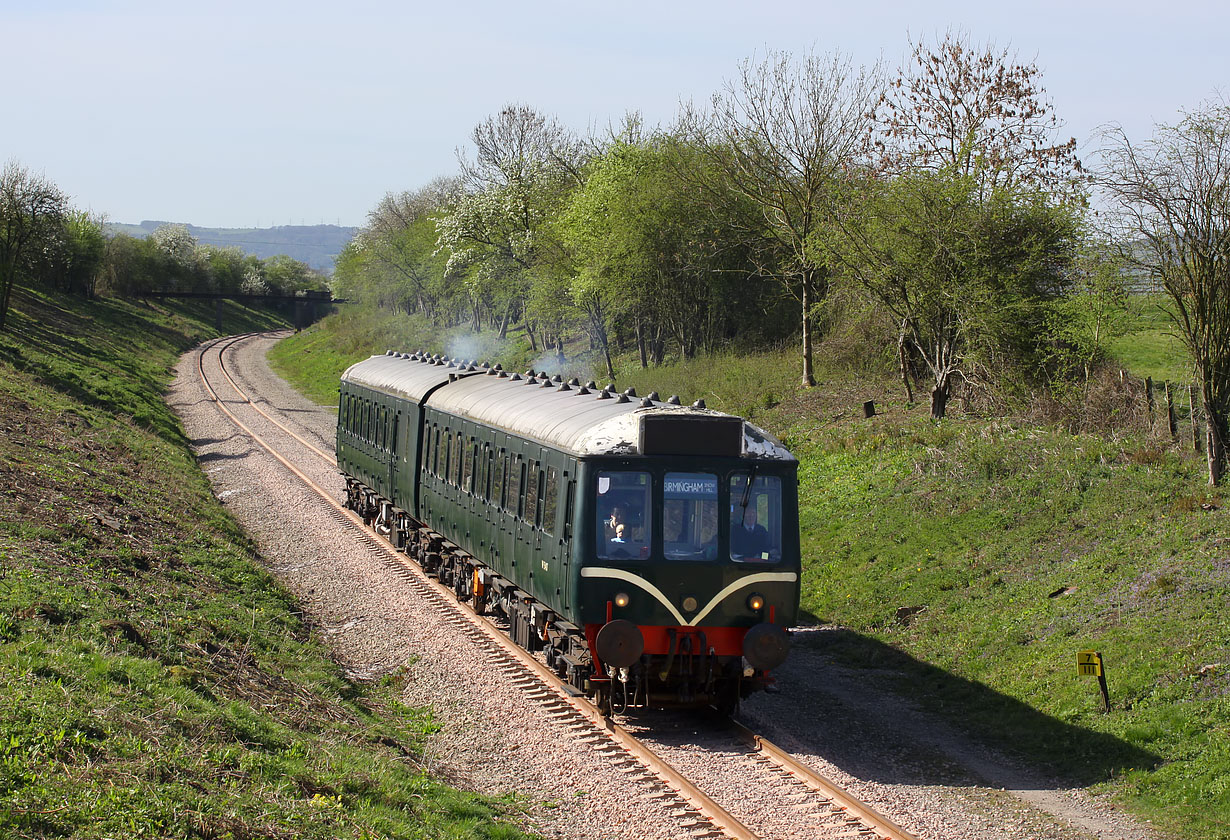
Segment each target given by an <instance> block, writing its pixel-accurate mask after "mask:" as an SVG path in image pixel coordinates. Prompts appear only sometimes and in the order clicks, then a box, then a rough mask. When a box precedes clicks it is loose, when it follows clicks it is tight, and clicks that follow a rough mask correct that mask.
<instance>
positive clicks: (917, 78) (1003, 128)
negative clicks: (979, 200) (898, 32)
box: [875, 32, 1084, 200]
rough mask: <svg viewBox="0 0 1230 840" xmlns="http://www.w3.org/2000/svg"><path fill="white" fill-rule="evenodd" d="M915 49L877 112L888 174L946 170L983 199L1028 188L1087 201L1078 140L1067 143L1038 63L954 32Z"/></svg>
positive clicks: (880, 146) (878, 141)
mask: <svg viewBox="0 0 1230 840" xmlns="http://www.w3.org/2000/svg"><path fill="white" fill-rule="evenodd" d="M912 46H913V53H912V56H911V58H912V67H903V68H901V69H900V70H899V71H898V76H897V78H896V79H895V80H894V81H893V82H892V83H891V84H890V85H889V86H888V88H887V89H886V90H885V91H884V92H883V93H882V94H881V95H880V100H879V103H878V107H877V111H878V114H877V118H878V122H877V131H878V135H879V136H878V137H877V139H876V141H875V145H876V147H877V148H878V149H879V150H880V152H881V154H882V159H881V163H882V165H883V167H884V169H885V170H886V171H888V172H906V171H917V170H920V169H921V170H926V171H930V172H939V171H945V172H948V173H951V174H953V175H958V176H963V177H964V176H967V177H972V178H974V179H975V180H976V181H977V183H978V185H979V187H980V188H981V189H982V190H983V191H985V192H989V191H991V190H994V189H1007V190H1012V189H1015V188H1016V187H1017V186H1022V185H1023V186H1026V187H1030V188H1042V189H1046V190H1049V191H1051V192H1052V193H1054V194H1055V195H1057V196H1059V195H1062V196H1065V197H1070V198H1073V199H1076V200H1079V199H1081V198H1082V197H1083V192H1082V184H1083V172H1084V170H1083V168H1082V166H1081V162H1080V160H1079V159H1078V158H1077V157H1076V139H1075V138H1068V139H1067V140H1062V139H1060V137H1059V135H1058V130H1059V128H1060V123H1059V120H1058V118H1057V117H1056V116H1055V114H1054V113H1053V112H1052V111H1051V106H1050V104H1049V103H1048V102H1046V101H1045V100H1044V99H1043V95H1044V94H1045V92H1046V91H1045V89H1044V88H1043V87H1042V84H1041V71H1040V70H1039V69H1038V67H1037V65H1035V64H1032V63H1030V64H1021V63H1018V62H1017V61H1016V57H1015V55H1010V54H1009V52H1008V50H1007V49H1004V50H997V49H996V48H995V46H994V45H992V44H987V45H985V46H981V47H977V46H974V45H972V44H970V43H969V42H968V41H967V40H966V39H965V37H964V36H962V35H960V34H955V33H952V32H949V33H948V34H946V35H945V36H944V40H943V41H942V42H941V43H940V44H939V45H938V46H936V47H934V48H931V47H929V46H927V44H926V43H925V42H923V41H921V40H920V41H918V42H916V43H914V44H913V45H912Z"/></svg>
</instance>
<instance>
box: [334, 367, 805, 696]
mask: <svg viewBox="0 0 1230 840" xmlns="http://www.w3.org/2000/svg"><path fill="white" fill-rule="evenodd" d="M339 391H340V394H339V403H338V423H337V462H338V468H339V471H340V472H341V473H342V475H343V476H344V478H345V483H346V503H347V505H348V506H349V507H350V508H351V509H353V510H354V511H355V512H356V513H358V514H359V515H360V516H362V518H363V519H364V521H365V522H367V523H368V524H369V525H370V526H371V527H372V528H374V529H375V530H376V531H378V532H379V533H380V534H382V535H383V536H385V537H386V538H387V539H388V540H389V541H390V542H391V543H392V544H393V545H394V546H395V547H396V548H397V549H399V550H401V551H404V552H405V553H406V554H407V555H408V556H409V557H411V558H412V559H413V560H414V561H415V562H416V563H418V564H420V565H421V566H422V568H423V569H424V570H425V571H426V572H427V573H428V574H429V575H433V576H435V577H436V578H437V579H438V580H439V582H440V583H441V584H444V585H446V586H448V587H450V588H451V589H452V590H453V591H454V592H455V593H456V595H457V597H458V598H459V599H460V600H462V601H465V602H468V603H470V604H471V605H472V606H473V607H474V609H475V610H477V611H478V612H480V613H487V614H492V615H494V616H496V617H499V618H501V619H502V620H504V621H506V622H507V626H506V629H507V632H508V633H509V635H510V636H511V637H512V639H513V640H514V641H515V642H516V643H517V644H519V645H521V646H522V647H524V648H525V649H527V650H529V651H531V652H534V653H536V654H537V655H539V656H540V657H542V658H543V659H544V661H545V662H546V664H547V665H548V666H549V667H551V668H552V669H554V671H555V672H556V673H557V674H558V675H559V676H560V678H561V680H562V681H563V682H564V684H565V685H566V686H567V687H568V690H569V691H571V692H573V693H575V694H576V695H585V696H587V697H589V698H590V699H591V700H592V701H593V702H594V703H596V704H597V706H598V707H599V708H600V709H601V710H602V711H603V712H604V713H612V712H626V711H629V710H635V709H644V708H662V707H676V706H714V707H717V708H718V709H719V710H722V711H728V712H729V711H732V710H733V709H734V708H735V707H737V705H738V703H739V702H740V700H741V699H743V698H746V697H747V696H749V695H750V694H751V693H752V692H754V691H757V690H760V689H764V688H766V687H768V686H770V685H771V684H772V683H773V676H772V672H773V670H774V669H776V668H778V667H780V666H781V664H782V663H783V662H784V661H785V659H786V657H787V655H788V652H789V629H790V628H791V627H792V626H793V625H794V624H795V622H796V620H797V617H798V610H799V589H800V573H801V563H800V549H799V519H798V461H797V459H796V458H795V457H794V456H793V455H792V454H791V453H790V452H789V451H787V449H786V448H785V447H784V446H783V445H782V444H781V442H780V441H778V440H777V439H775V438H774V437H773V436H772V435H770V434H768V433H767V432H765V431H764V430H763V429H760V428H758V427H756V426H754V425H753V424H751V423H749V422H746V421H745V420H743V419H742V418H740V417H737V416H733V415H729V414H724V413H721V412H717V411H713V410H710V409H707V408H706V407H705V405H704V402H703V401H701V400H698V401H697V402H696V403H694V404H692V405H684V404H682V403H681V401H680V400H679V398H678V397H670V398H669V399H667V400H662V399H660V398H659V396H658V395H657V394H656V393H650V394H648V395H646V396H645V397H638V396H637V394H636V392H635V389H632V388H628V389H626V390H623V391H619V390H617V389H616V388H615V387H614V386H613V385H607V386H605V387H601V388H599V387H598V386H597V384H596V383H594V382H588V383H586V384H581V383H580V381H579V380H578V379H575V378H574V379H570V380H564V378H563V377H562V376H560V375H558V374H556V375H554V376H551V375H548V374H547V373H546V372H536V371H534V370H532V369H531V370H528V371H526V372H524V373H516V372H513V373H509V372H508V371H506V370H504V369H503V368H502V367H501V366H500V365H498V364H496V365H491V364H485V363H483V364H480V363H478V362H476V361H464V360H458V359H450V358H447V357H444V356H441V355H439V354H434V355H433V354H429V353H424V352H413V353H402V352H395V351H392V350H390V351H388V352H386V353H385V354H383V355H376V356H372V357H371V358H369V359H366V360H363V361H360V362H358V363H356V364H354V365H352V366H351V367H349V368H348V369H347V370H346V371H345V372H344V373H343V374H342V376H341V381H340V385H339Z"/></svg>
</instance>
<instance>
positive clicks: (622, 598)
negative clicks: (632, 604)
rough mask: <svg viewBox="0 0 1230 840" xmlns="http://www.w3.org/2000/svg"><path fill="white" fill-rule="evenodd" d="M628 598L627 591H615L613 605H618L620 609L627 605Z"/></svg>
mask: <svg viewBox="0 0 1230 840" xmlns="http://www.w3.org/2000/svg"><path fill="white" fill-rule="evenodd" d="M630 600H631V599H630V598H629V597H628V593H627V592H619V593H616V595H615V606H617V607H619V608H620V609H622V608H624V607H626V606H628V602H629V601H630Z"/></svg>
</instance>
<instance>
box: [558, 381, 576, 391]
mask: <svg viewBox="0 0 1230 840" xmlns="http://www.w3.org/2000/svg"><path fill="white" fill-rule="evenodd" d="M555 390H557V391H571V390H572V386H571V385H569V384H568V383H567V382H564V383H563V384H561V385H560V386H559V387H558V388H556V389H555Z"/></svg>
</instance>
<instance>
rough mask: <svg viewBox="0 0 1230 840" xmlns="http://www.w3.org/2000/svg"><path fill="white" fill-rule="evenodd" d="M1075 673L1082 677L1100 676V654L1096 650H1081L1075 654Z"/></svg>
mask: <svg viewBox="0 0 1230 840" xmlns="http://www.w3.org/2000/svg"><path fill="white" fill-rule="evenodd" d="M1076 673H1077V674H1078V675H1080V676H1082V677H1100V676H1102V654H1100V653H1098V652H1097V651H1096V650H1082V651H1078V652H1077V654H1076Z"/></svg>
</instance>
